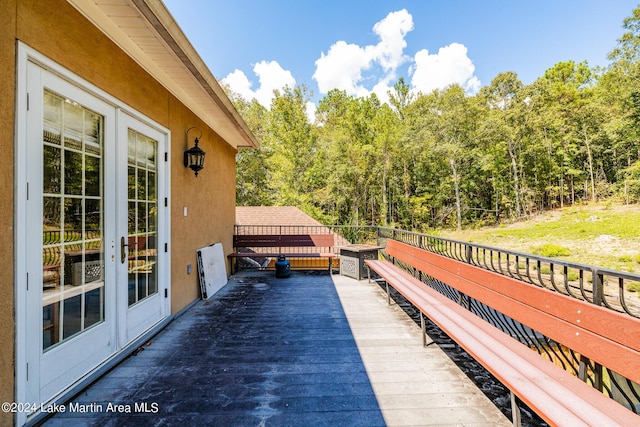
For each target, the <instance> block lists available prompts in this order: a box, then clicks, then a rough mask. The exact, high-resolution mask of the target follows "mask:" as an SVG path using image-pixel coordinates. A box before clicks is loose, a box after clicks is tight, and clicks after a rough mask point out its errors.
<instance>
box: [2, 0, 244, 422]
mask: <svg viewBox="0 0 640 427" xmlns="http://www.w3.org/2000/svg"><path fill="white" fill-rule="evenodd" d="M17 41H21V42H23V43H24V44H26V45H28V46H29V47H31V48H33V49H35V50H36V51H38V52H40V53H41V54H43V55H45V56H46V57H48V58H50V59H51V60H53V61H55V62H56V63H58V64H60V65H61V66H63V67H65V68H67V69H68V70H70V71H71V72H73V73H75V74H77V75H78V76H80V77H81V78H82V79H84V80H86V81H88V82H89V83H91V84H92V85H94V86H96V87H98V88H99V89H101V90H103V91H104V92H106V93H108V94H109V95H111V96H113V97H115V98H117V99H118V100H119V101H121V102H123V103H124V104H126V105H128V106H130V107H131V108H132V109H134V110H137V111H138V112H140V113H142V114H144V115H145V116H147V117H149V118H150V119H152V120H154V121H155V122H157V123H158V124H160V125H162V126H164V127H166V128H168V129H169V130H170V131H171V147H170V151H171V157H170V161H171V172H170V174H171V189H170V191H171V212H170V215H171V226H172V231H171V248H170V251H171V278H170V279H171V284H170V285H171V298H172V300H171V311H172V313H175V312H177V311H179V310H181V309H182V308H184V307H185V306H186V305H188V304H189V303H190V302H192V301H193V300H194V299H196V298H198V297H199V286H198V279H197V266H196V255H195V252H196V249H197V248H199V247H202V246H206V245H209V244H212V243H216V242H222V243H223V246H224V248H225V251H226V252H227V253H229V252H231V249H232V248H231V241H232V234H233V223H234V216H235V154H236V152H235V149H234V148H233V147H231V146H230V145H229V144H227V143H226V142H225V141H223V140H222V139H221V138H220V137H219V136H218V135H217V134H216V133H215V132H214V131H213V130H212V129H210V128H209V127H207V126H205V125H204V124H203V122H202V121H201V120H200V119H198V118H197V116H196V115H195V114H193V113H192V112H191V111H190V110H189V109H188V108H187V107H186V106H185V105H184V104H182V103H181V102H180V101H179V100H178V99H177V98H176V97H174V96H173V95H172V94H171V93H170V92H169V91H168V90H166V89H165V88H164V87H163V86H162V85H161V84H159V83H158V82H157V81H156V80H155V79H154V78H153V77H152V76H151V75H149V74H148V73H147V72H146V71H144V69H143V68H142V67H140V66H139V65H138V64H137V63H136V62H135V61H134V60H132V59H131V58H130V57H129V56H127V55H126V54H125V53H124V52H122V51H121V50H120V49H119V48H118V46H117V45H116V44H115V43H113V42H112V41H111V39H109V38H108V37H107V36H106V35H104V34H103V33H102V32H101V31H99V30H98V29H96V28H95V27H94V26H93V25H91V24H90V22H89V21H88V20H87V19H86V18H85V17H84V16H83V15H82V14H80V13H79V12H78V11H77V10H76V9H75V8H73V7H72V6H71V5H69V4H68V3H67V2H66V1H65V0H47V1H40V0H19V1H18V0H3V1H1V2H0V76H1V78H0V91H1V94H2V96H0V111H1V112H2V114H0V149H1V151H0V152H2V153H4V155H3V156H0V171H2V173H0V195H1V196H2V197H0V229H1V230H2V232H1V233H0V265H2V267H3V268H1V269H0V295H1V297H0V342H2V343H3V344H2V349H1V351H0V401H9V402H11V401H13V400H14V388H15V383H14V372H15V362H14V354H15V344H14V343H15V337H14V333H15V320H16V319H15V314H14V313H15V307H14V294H15V293H14V286H23V283H22V282H21V280H20V278H14V268H15V259H14V232H13V230H14V228H15V227H14V225H15V223H16V222H17V221H19V220H20V219H19V218H14V205H15V203H14V186H15V178H14V176H15V175H14V152H15V147H14V144H15V137H14V126H15V125H14V122H15V114H14V112H15V90H16V46H17ZM191 126H197V127H198V128H200V129H201V130H202V138H201V142H200V147H201V148H202V149H203V150H205V151H206V152H207V156H206V162H205V168H204V170H203V171H201V173H200V174H199V176H198V177H197V178H196V177H195V176H194V174H193V172H192V171H191V170H189V169H187V168H185V167H184V166H183V164H182V156H183V152H184V150H185V149H186V148H188V146H191V145H193V138H192V136H193V135H190V141H189V142H188V143H187V140H186V134H185V132H186V130H187V129H188V128H189V127H191ZM162 157H163V156H162ZM184 207H187V211H188V215H187V216H186V217H185V216H184V214H183V213H184ZM33 226H34V227H40V226H41V225H40V224H33ZM187 264H191V265H192V273H191V274H187ZM16 283H17V284H16ZM11 422H12V415H11V414H6V413H0V425H7V424H10V423H11Z"/></svg>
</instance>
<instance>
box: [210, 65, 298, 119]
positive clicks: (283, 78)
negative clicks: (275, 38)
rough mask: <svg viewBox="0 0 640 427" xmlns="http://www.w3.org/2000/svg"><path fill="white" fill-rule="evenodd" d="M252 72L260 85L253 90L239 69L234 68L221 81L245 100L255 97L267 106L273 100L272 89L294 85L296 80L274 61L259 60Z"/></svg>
mask: <svg viewBox="0 0 640 427" xmlns="http://www.w3.org/2000/svg"><path fill="white" fill-rule="evenodd" d="M253 72H254V73H255V74H256V76H258V81H259V82H260V87H258V89H256V90H255V91H254V90H253V89H252V88H251V86H252V84H251V82H250V81H249V79H248V78H247V76H246V75H245V74H244V73H243V72H242V71H240V70H235V71H234V72H233V73H230V74H229V75H227V77H225V78H224V79H222V83H223V84H225V85H227V86H229V88H231V90H232V91H234V92H236V93H237V94H239V95H240V96H242V97H243V98H245V99H247V100H251V99H254V98H255V99H256V100H257V101H258V102H259V103H260V104H262V105H263V106H265V107H266V108H269V107H270V106H271V101H272V100H273V91H274V90H281V89H282V88H284V87H285V86H289V87H294V86H295V84H296V80H295V79H294V78H293V75H292V74H291V72H290V71H288V70H285V69H284V68H282V67H281V66H280V64H278V62H276V61H271V62H267V61H261V62H258V63H257V64H256V65H255V66H254V67H253Z"/></svg>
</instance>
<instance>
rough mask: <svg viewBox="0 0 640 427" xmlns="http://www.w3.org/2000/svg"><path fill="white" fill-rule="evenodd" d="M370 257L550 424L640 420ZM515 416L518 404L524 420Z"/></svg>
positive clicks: (633, 422) (389, 282)
mask: <svg viewBox="0 0 640 427" xmlns="http://www.w3.org/2000/svg"><path fill="white" fill-rule="evenodd" d="M365 262H366V264H367V266H368V267H369V268H370V269H371V270H373V271H375V272H376V273H378V274H379V275H380V277H382V278H383V279H384V280H385V281H386V283H387V286H392V287H393V288H394V289H395V290H396V291H398V292H399V293H400V294H402V295H403V296H404V297H405V298H406V299H407V300H408V301H410V302H411V303H412V304H413V305H414V306H415V307H416V308H418V309H419V310H420V311H421V313H423V314H424V315H426V316H427V317H428V318H429V319H430V320H431V321H433V322H434V323H435V324H436V325H438V326H439V327H440V328H441V329H442V330H443V331H444V332H446V333H447V334H448V335H449V336H450V337H451V338H452V339H453V340H454V341H456V342H457V343H458V344H459V345H460V346H461V347H462V348H464V349H465V350H466V351H467V352H468V353H469V354H470V355H471V356H473V357H474V358H475V359H476V360H477V361H478V362H479V363H481V364H482V365H483V366H484V367H485V368H486V369H487V370H488V371H489V372H491V373H492V374H493V375H494V376H496V378H498V379H499V380H500V381H501V382H502V383H503V384H504V385H505V386H506V387H508V388H509V389H510V390H511V392H512V393H513V394H515V395H516V396H518V397H519V398H520V399H521V400H522V401H523V402H525V403H526V404H527V405H528V406H529V407H530V408H531V409H533V410H534V411H535V412H536V413H537V414H539V415H540V416H541V417H542V418H543V419H545V421H547V422H548V423H550V424H551V425H567V426H569V425H570V426H583V425H584V426H632V425H640V417H639V416H637V415H636V414H634V413H633V412H631V411H630V410H628V409H626V408H625V407H623V406H622V405H620V404H618V403H617V402H615V401H614V400H612V399H609V398H608V397H607V396H605V395H603V394H602V393H600V392H599V391H598V390H596V389H594V388H592V387H591V386H589V385H588V384H586V383H584V382H582V381H580V380H579V379H578V378H576V377H574V376H573V375H571V374H570V373H568V372H567V371H565V370H564V369H562V368H560V367H558V366H556V365H554V364H553V363H552V362H550V361H548V360H546V359H544V358H543V357H541V356H540V355H539V354H538V353H536V352H535V351H533V350H531V349H529V348H528V347H526V346H525V345H524V344H522V343H520V342H519V341H517V340H515V339H514V338H512V337H511V336H509V335H507V334H505V333H504V332H502V331H500V330H499V329H497V328H495V327H494V326H492V325H491V324H489V323H488V322H486V321H484V320H483V319H481V318H479V317H478V316H476V315H475V314H473V313H471V312H470V311H468V310H467V309H465V308H464V307H462V306H460V305H458V304H456V303H455V302H454V301H452V300H450V299H449V298H447V297H446V296H444V295H442V294H440V293H439V292H437V291H435V290H434V289H432V288H430V287H429V286H427V285H426V284H424V283H423V282H421V281H420V280H418V279H416V278H415V277H413V276H412V275H411V274H409V273H408V272H406V271H405V270H402V269H401V268H399V267H397V266H395V265H393V264H392V263H390V262H389V261H385V260H366V261H365ZM427 273H428V272H427ZM516 418H517V410H515V411H514V424H519V420H516Z"/></svg>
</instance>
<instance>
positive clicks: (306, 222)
mask: <svg viewBox="0 0 640 427" xmlns="http://www.w3.org/2000/svg"><path fill="white" fill-rule="evenodd" d="M236 225H290V226H291V225H293V226H307V227H309V226H315V227H317V226H322V225H323V224H321V223H320V222H318V221H316V220H315V219H313V218H311V217H310V216H309V215H307V214H306V213H304V212H302V211H301V210H300V209H298V208H296V207H295V206H236Z"/></svg>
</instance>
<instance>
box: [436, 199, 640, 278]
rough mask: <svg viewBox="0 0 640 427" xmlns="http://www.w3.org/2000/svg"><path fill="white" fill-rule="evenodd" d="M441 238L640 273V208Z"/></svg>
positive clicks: (571, 212) (598, 207)
mask: <svg viewBox="0 0 640 427" xmlns="http://www.w3.org/2000/svg"><path fill="white" fill-rule="evenodd" d="M434 234H437V235H439V236H442V237H446V238H450V239H455V240H462V241H468V242H473V243H477V244H481V245H488V246H495V247H499V248H504V249H511V250H514V251H520V252H526V253H533V254H537V255H541V256H547V257H553V258H559V259H565V260H570V261H575V262H579V263H584V264H589V265H596V266H600V267H605V268H612V269H615V270H621V271H628V272H632V273H640V205H622V204H612V203H609V202H607V203H597V204H589V205H580V206H573V207H569V208H564V209H557V210H554V211H549V212H545V213H542V214H540V215H538V216H535V217H533V218H530V219H528V220H526V221H519V222H515V223H512V224H504V225H500V226H497V227H483V228H480V229H475V230H463V231H461V232H457V231H455V230H453V231H452V230H437V231H436V232H435V233H434Z"/></svg>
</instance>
